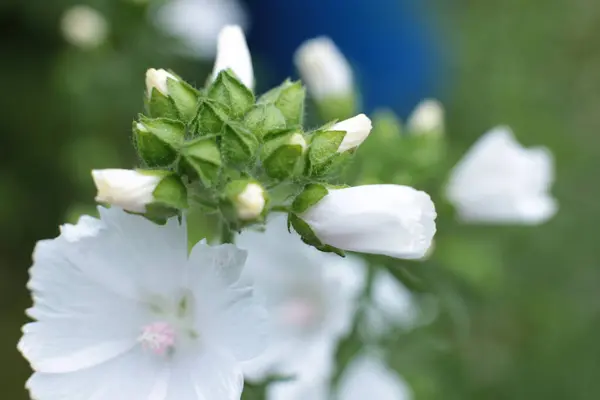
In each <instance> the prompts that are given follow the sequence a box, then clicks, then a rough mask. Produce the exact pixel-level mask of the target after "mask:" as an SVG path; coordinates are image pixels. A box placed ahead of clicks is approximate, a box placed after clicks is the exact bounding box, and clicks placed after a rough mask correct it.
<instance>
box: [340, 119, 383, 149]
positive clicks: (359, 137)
mask: <svg viewBox="0 0 600 400" xmlns="http://www.w3.org/2000/svg"><path fill="white" fill-rule="evenodd" d="M372 128H373V125H372V123H371V120H370V119H369V117H367V116H366V115H365V114H360V115H357V116H356V117H353V118H350V119H347V120H345V121H342V122H338V123H337V124H335V125H333V126H332V127H331V130H332V131H344V132H346V136H344V140H342V143H341V144H340V147H339V148H338V150H337V151H338V153H343V152H345V151H348V150H352V149H355V148H357V147H358V146H360V145H361V144H362V142H364V141H365V139H367V137H368V136H369V133H371V129H372Z"/></svg>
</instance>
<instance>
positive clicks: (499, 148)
mask: <svg viewBox="0 0 600 400" xmlns="http://www.w3.org/2000/svg"><path fill="white" fill-rule="evenodd" d="M553 164H554V163H553V158H552V154H551V153H550V152H549V151H548V149H546V148H543V147H538V148H531V149H527V148H524V147H522V146H521V145H520V144H519V143H518V142H517V141H516V140H515V138H514V136H513V134H512V132H511V130H510V129H509V128H507V127H498V128H495V129H493V130H491V131H490V132H488V133H486V134H485V135H483V136H482V137H481V138H480V139H479V140H478V141H477V143H475V145H473V147H472V148H471V149H470V150H469V151H468V152H467V154H466V155H465V156H464V157H463V159H462V160H461V161H460V162H459V163H458V164H457V165H456V167H454V170H453V171H452V173H451V176H450V181H449V183H448V187H447V189H446V195H447V197H448V199H449V200H450V201H451V202H452V203H453V204H454V206H455V207H456V209H457V212H458V216H459V217H460V219H461V220H463V221H465V222H473V223H517V224H540V223H542V222H545V221H547V220H548V219H550V218H551V217H552V216H553V215H554V214H555V213H556V211H557V209H558V205H557V204H556V200H555V199H554V198H553V197H552V196H551V195H550V194H549V193H548V192H549V190H550V187H551V186H552V183H553V181H554V165H553Z"/></svg>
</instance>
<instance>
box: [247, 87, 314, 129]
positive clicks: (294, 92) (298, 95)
mask: <svg viewBox="0 0 600 400" xmlns="http://www.w3.org/2000/svg"><path fill="white" fill-rule="evenodd" d="M305 98H306V90H305V88H304V86H302V83H301V82H300V81H298V82H292V81H290V80H289V79H288V80H286V81H285V82H283V83H282V84H281V85H279V86H277V87H275V88H273V89H271V90H269V91H268V92H267V93H265V94H263V95H262V96H261V97H260V99H259V100H258V103H259V104H273V105H275V107H277V109H278V110H279V111H281V114H283V116H284V117H285V121H286V126H287V127H288V128H293V127H298V126H302V122H303V120H304V101H305Z"/></svg>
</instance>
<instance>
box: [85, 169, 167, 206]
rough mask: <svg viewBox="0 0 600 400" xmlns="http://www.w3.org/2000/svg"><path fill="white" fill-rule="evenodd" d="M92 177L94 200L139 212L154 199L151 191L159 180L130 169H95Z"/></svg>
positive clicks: (156, 177) (153, 176)
mask: <svg viewBox="0 0 600 400" xmlns="http://www.w3.org/2000/svg"><path fill="white" fill-rule="evenodd" d="M92 178H93V179H94V184H95V185H96V188H97V189H98V194H97V195H96V201H98V202H100V203H107V204H112V205H115V206H118V207H121V208H123V209H125V210H127V211H132V212H139V213H144V212H146V205H148V204H150V203H152V202H153V201H154V194H153V193H154V190H155V189H156V186H158V184H159V183H160V180H161V178H160V177H159V176H155V175H146V174H142V173H139V172H137V171H134V170H130V169H96V170H93V171H92Z"/></svg>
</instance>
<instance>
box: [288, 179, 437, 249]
mask: <svg viewBox="0 0 600 400" xmlns="http://www.w3.org/2000/svg"><path fill="white" fill-rule="evenodd" d="M299 217H300V218H302V220H304V222H306V223H307V224H308V225H309V226H310V228H311V229H312V231H313V232H314V234H315V235H316V236H317V237H318V238H319V240H320V241H321V242H322V243H324V244H327V245H330V246H333V247H336V248H338V249H342V250H349V251H357V252H361V253H370V254H384V255H388V256H392V257H396V258H406V259H419V258H422V257H423V256H424V255H425V254H426V252H427V249H429V247H430V246H431V241H432V239H433V236H434V234H435V230H436V228H435V218H436V212H435V206H434V205H433V202H432V201H431V198H430V197H429V195H427V193H424V192H421V191H418V190H415V189H413V188H411V187H408V186H400V185H366V186H356V187H352V188H347V189H333V190H332V189H330V190H329V193H328V194H327V195H326V196H325V197H323V198H322V199H321V200H320V201H319V202H317V203H316V204H315V205H313V206H312V207H310V208H309V209H308V210H306V211H305V212H303V213H302V214H301V215H299Z"/></svg>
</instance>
